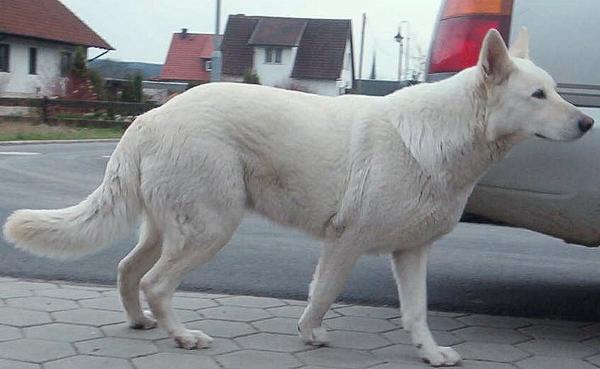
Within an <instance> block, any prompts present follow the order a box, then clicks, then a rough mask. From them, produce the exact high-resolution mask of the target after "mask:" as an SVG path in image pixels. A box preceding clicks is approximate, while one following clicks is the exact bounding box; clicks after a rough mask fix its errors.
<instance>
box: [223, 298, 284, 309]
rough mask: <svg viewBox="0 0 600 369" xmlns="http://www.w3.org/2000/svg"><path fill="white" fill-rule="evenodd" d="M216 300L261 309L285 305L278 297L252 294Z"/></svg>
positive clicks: (224, 303) (226, 303)
mask: <svg viewBox="0 0 600 369" xmlns="http://www.w3.org/2000/svg"><path fill="white" fill-rule="evenodd" d="M217 301H218V302H219V304H221V305H231V306H244V307H256V308H263V309H264V308H270V307H276V306H283V305H285V303H284V302H283V301H281V300H278V299H274V298H270V297H254V296H229V297H223V298H220V299H217Z"/></svg>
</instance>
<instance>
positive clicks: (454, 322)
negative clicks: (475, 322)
mask: <svg viewBox="0 0 600 369" xmlns="http://www.w3.org/2000/svg"><path fill="white" fill-rule="evenodd" d="M427 323H428V324H429V328H430V329H435V330H440V331H451V330H455V329H458V328H463V327H466V326H467V325H466V324H464V323H463V322H461V321H459V320H458V319H456V318H448V317H445V316H430V317H428V318H427Z"/></svg>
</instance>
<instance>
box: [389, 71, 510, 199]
mask: <svg viewBox="0 0 600 369" xmlns="http://www.w3.org/2000/svg"><path fill="white" fill-rule="evenodd" d="M452 79H453V81H451V80H446V81H442V82H438V83H432V84H424V85H419V86H415V87H411V88H410V89H408V90H406V91H401V92H400V93H397V94H395V95H396V96H397V97H399V99H398V100H396V101H399V100H400V98H401V100H402V102H401V103H400V104H398V105H400V107H401V108H400V109H398V110H396V112H397V113H396V114H397V115H398V118H397V119H395V121H396V122H397V129H398V132H399V134H400V136H401V137H402V139H403V141H404V142H405V144H406V145H407V147H408V149H409V150H410V152H411V154H412V155H413V157H414V158H415V159H416V160H417V161H418V162H419V163H420V164H421V167H422V168H423V170H425V171H426V172H427V173H428V174H429V175H431V176H432V178H435V179H436V180H437V181H438V182H441V183H443V185H444V186H446V187H447V188H448V190H454V191H467V192H469V193H470V191H471V190H472V188H473V187H474V185H475V183H476V182H477V181H478V180H479V179H480V178H481V177H482V176H483V174H485V172H486V171H487V169H488V168H489V167H490V166H491V164H492V163H493V162H494V161H496V160H498V159H500V158H502V157H504V156H505V155H506V153H507V152H508V151H509V150H510V149H511V148H512V146H514V144H515V143H516V142H518V141H519V139H518V138H517V137H512V136H507V137H501V138H498V139H497V140H495V141H489V139H488V138H487V137H486V130H485V128H486V126H487V121H486V119H487V114H486V111H487V93H486V90H485V86H484V85H483V82H482V81H481V79H480V78H479V76H478V71H477V70H476V69H475V68H470V69H467V70H465V71H463V72H461V73H459V74H458V75H456V76H454V77H453V78H452ZM411 90H412V91H411ZM409 94H410V95H411V97H410V98H407V97H408V96H409ZM391 98H392V99H394V100H395V97H394V95H392V96H391ZM407 101H408V102H409V103H411V102H412V106H411V105H408V104H407ZM424 106H425V108H424Z"/></svg>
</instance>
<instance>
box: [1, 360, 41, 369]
mask: <svg viewBox="0 0 600 369" xmlns="http://www.w3.org/2000/svg"><path fill="white" fill-rule="evenodd" d="M0 368H2V369H40V366H39V365H38V364H32V363H24V362H22V361H14V360H4V359H0Z"/></svg>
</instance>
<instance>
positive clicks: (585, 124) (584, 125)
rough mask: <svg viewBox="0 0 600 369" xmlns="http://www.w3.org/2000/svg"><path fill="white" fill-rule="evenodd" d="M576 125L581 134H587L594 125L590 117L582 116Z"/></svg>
mask: <svg viewBox="0 0 600 369" xmlns="http://www.w3.org/2000/svg"><path fill="white" fill-rule="evenodd" d="M578 124H579V129H580V130H581V132H587V131H589V130H590V128H592V126H593V125H594V119H593V118H592V117H590V116H587V115H584V116H583V118H581V119H579V123H578Z"/></svg>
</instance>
